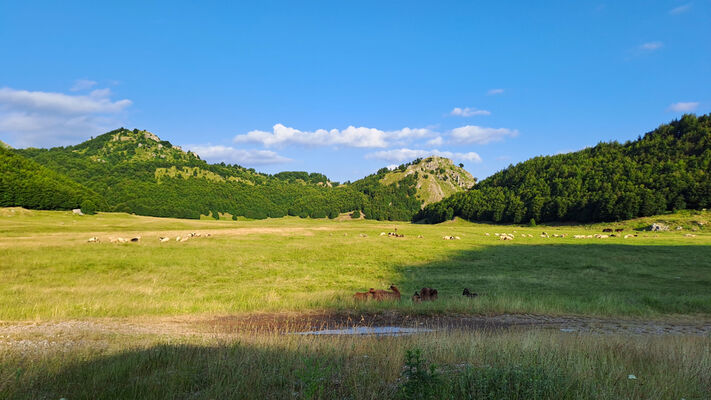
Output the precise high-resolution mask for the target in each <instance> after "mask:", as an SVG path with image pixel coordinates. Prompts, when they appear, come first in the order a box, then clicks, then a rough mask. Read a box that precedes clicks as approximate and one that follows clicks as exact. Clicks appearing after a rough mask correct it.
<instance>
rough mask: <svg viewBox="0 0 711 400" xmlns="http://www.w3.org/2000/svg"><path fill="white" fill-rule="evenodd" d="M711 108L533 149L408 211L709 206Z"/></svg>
mask: <svg viewBox="0 0 711 400" xmlns="http://www.w3.org/2000/svg"><path fill="white" fill-rule="evenodd" d="M709 171H711V115H703V116H700V117H696V116H694V115H685V116H683V117H682V118H681V119H680V120H678V121H673V122H671V123H670V124H666V125H662V126H660V127H659V128H657V129H655V130H654V131H652V132H649V133H647V134H645V135H644V137H640V138H639V139H638V140H635V141H631V142H627V143H624V144H620V143H616V142H612V143H600V144H598V145H597V146H595V147H592V148H587V149H584V150H581V151H578V152H573V153H568V154H560V155H555V156H546V157H535V158H533V159H530V160H528V161H525V162H522V163H519V164H517V165H515V166H511V167H509V168H506V169H504V170H502V171H500V172H498V173H496V174H494V175H492V176H491V177H489V178H487V179H485V180H483V181H482V182H480V183H479V184H478V185H476V186H475V187H474V188H473V189H472V190H469V191H467V192H464V193H459V194H455V195H454V196H452V197H449V198H447V199H445V200H444V201H442V202H440V203H437V204H432V205H430V206H429V207H427V208H425V209H424V210H423V211H422V212H421V213H419V214H418V215H417V216H416V217H415V219H416V220H419V219H424V220H427V221H429V222H441V221H443V220H446V219H450V218H451V217H452V216H460V217H462V218H465V219H468V220H472V221H494V222H514V223H520V222H529V221H530V220H531V219H533V220H535V221H536V222H541V221H583V222H585V221H616V220H624V219H629V218H635V217H639V216H649V215H656V214H661V213H664V212H667V211H673V210H681V209H685V208H689V209H702V208H707V207H710V206H711V174H709Z"/></svg>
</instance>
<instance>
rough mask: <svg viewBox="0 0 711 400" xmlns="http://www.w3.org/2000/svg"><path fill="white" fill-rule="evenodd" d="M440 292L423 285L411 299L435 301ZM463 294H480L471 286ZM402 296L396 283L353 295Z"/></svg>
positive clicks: (361, 298) (371, 297) (364, 298)
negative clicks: (386, 288) (385, 287)
mask: <svg viewBox="0 0 711 400" xmlns="http://www.w3.org/2000/svg"><path fill="white" fill-rule="evenodd" d="M438 294H439V293H438V292H437V289H434V288H428V287H423V288H422V289H420V290H419V291H416V292H415V294H413V295H412V297H411V298H410V299H411V300H412V302H413V303H420V302H423V301H435V300H437V297H438ZM462 296H464V297H467V298H474V297H478V296H479V294H478V293H473V292H472V291H470V290H469V288H464V291H462ZM401 297H402V296H401V294H400V290H398V288H397V287H396V286H395V285H390V288H389V290H381V289H375V288H370V290H368V291H367V292H356V293H355V294H354V295H353V299H355V300H356V301H367V300H375V301H386V300H394V301H400V299H401Z"/></svg>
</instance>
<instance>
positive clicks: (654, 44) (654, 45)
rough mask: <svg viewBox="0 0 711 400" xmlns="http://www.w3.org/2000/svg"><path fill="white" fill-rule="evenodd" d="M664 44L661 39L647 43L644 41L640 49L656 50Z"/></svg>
mask: <svg viewBox="0 0 711 400" xmlns="http://www.w3.org/2000/svg"><path fill="white" fill-rule="evenodd" d="M663 46H664V43H662V42H659V41H656V42H647V43H642V44H641V45H640V46H639V49H640V50H644V51H655V50H659V49H661V48H662V47H663Z"/></svg>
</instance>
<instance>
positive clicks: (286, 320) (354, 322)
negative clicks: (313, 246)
mask: <svg viewBox="0 0 711 400" xmlns="http://www.w3.org/2000/svg"><path fill="white" fill-rule="evenodd" d="M386 326H387V327H402V328H425V329H432V330H435V331H455V330H456V331H472V332H474V331H483V332H497V331H510V330H518V331H521V330H533V329H539V330H540V329H542V330H552V331H558V332H566V333H570V334H593V335H691V336H710V335H711V321H708V320H698V321H695V320H692V319H689V318H686V317H685V318H684V319H683V320H673V321H672V320H667V321H664V320H639V319H619V318H594V317H581V316H546V315H528V314H503V315H496V316H471V315H409V314H402V313H397V312H383V313H355V312H336V313H332V312H320V313H319V312H313V313H250V314H239V315H227V316H217V317H204V316H175V317H140V318H129V319H121V318H111V319H109V318H104V319H91V320H67V321H42V322H37V321H31V322H0V348H2V347H13V348H18V347H19V348H23V349H25V348H27V349H28V350H30V349H35V350H38V351H41V350H42V349H46V348H50V347H51V348H56V347H66V346H69V347H68V348H73V347H75V346H81V345H83V344H86V343H89V342H91V343H93V344H94V345H96V344H100V343H104V344H105V345H108V343H109V342H110V338H111V337H112V336H116V335H120V336H129V337H133V336H143V335H159V336H169V337H177V336H202V337H229V336H232V335H244V334H270V333H271V334H288V333H295V332H306V331H317V330H324V329H344V328H353V327H386Z"/></svg>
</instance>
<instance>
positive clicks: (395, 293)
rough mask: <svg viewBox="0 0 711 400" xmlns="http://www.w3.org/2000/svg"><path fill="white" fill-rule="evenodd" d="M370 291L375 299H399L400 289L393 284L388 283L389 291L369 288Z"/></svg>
mask: <svg viewBox="0 0 711 400" xmlns="http://www.w3.org/2000/svg"><path fill="white" fill-rule="evenodd" d="M371 293H373V298H374V299H375V300H377V301H383V300H400V291H399V290H398V289H397V288H396V287H395V285H390V291H387V290H374V289H371Z"/></svg>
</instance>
